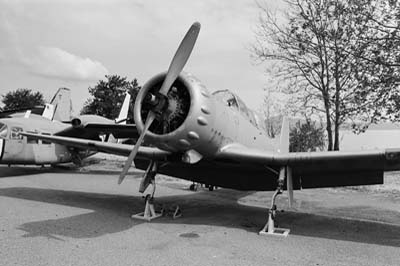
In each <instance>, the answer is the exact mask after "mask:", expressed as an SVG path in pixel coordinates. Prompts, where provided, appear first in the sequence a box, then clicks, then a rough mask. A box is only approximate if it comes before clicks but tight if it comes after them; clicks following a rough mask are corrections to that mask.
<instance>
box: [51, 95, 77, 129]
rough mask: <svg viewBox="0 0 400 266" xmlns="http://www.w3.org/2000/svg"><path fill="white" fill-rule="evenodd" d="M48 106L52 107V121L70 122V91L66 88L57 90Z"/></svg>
mask: <svg viewBox="0 0 400 266" xmlns="http://www.w3.org/2000/svg"><path fill="white" fill-rule="evenodd" d="M50 104H52V105H53V106H54V115H53V117H52V119H54V120H58V121H70V120H71V111H72V103H71V91H70V89H68V88H59V89H58V91H57V92H56V94H55V95H54V97H53V99H52V100H51V102H50Z"/></svg>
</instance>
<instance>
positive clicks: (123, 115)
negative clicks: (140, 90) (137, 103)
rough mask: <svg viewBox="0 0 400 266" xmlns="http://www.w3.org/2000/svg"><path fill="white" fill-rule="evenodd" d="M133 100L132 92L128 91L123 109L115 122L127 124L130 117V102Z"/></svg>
mask: <svg viewBox="0 0 400 266" xmlns="http://www.w3.org/2000/svg"><path fill="white" fill-rule="evenodd" d="M130 102H131V94H130V93H129V92H126V96H125V100H124V103H123V104H122V106H121V111H120V112H119V116H118V118H117V119H115V123H117V124H123V125H125V124H126V120H127V119H128V111H129V104H130Z"/></svg>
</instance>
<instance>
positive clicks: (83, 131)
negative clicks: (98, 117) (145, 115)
mask: <svg viewBox="0 0 400 266" xmlns="http://www.w3.org/2000/svg"><path fill="white" fill-rule="evenodd" d="M99 134H112V135H113V136H114V137H115V138H118V139H122V138H133V139H137V138H138V137H139V133H138V131H137V128H136V126H135V125H134V124H129V125H124V124H105V123H86V124H85V125H82V126H81V127H72V126H71V127H68V128H66V129H64V130H62V131H60V132H57V133H56V135H57V136H64V137H74V138H89V139H93V136H95V137H96V138H97V137H98V135H99Z"/></svg>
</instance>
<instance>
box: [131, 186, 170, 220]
mask: <svg viewBox="0 0 400 266" xmlns="http://www.w3.org/2000/svg"><path fill="white" fill-rule="evenodd" d="M150 182H151V184H152V185H153V193H152V194H151V195H150V194H147V195H146V197H145V201H146V206H145V207H144V212H141V213H138V214H134V215H132V216H131V217H132V218H133V219H139V220H145V221H148V222H150V221H151V220H153V219H155V218H158V217H161V216H162V215H163V214H162V212H161V213H157V212H156V211H155V209H154V192H155V191H156V183H155V182H154V179H152V180H151V181H150Z"/></svg>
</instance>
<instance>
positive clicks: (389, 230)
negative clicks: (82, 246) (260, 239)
mask: <svg viewBox="0 0 400 266" xmlns="http://www.w3.org/2000/svg"><path fill="white" fill-rule="evenodd" d="M221 193H222V195H223V193H226V194H228V193H227V192H226V191H225V190H223V189H221V190H217V191H214V192H212V193H210V192H207V191H203V192H197V193H193V194H187V195H178V196H164V197H162V196H160V197H157V198H156V200H157V202H158V203H163V204H166V205H167V206H168V205H169V206H172V205H176V204H179V206H180V208H181V209H182V210H183V216H182V217H181V218H178V219H175V220H174V219H172V218H170V217H162V218H159V219H157V220H154V221H152V222H151V223H162V224H169V223H173V224H201V225H213V226H221V227H228V228H239V229H243V230H247V231H250V232H254V233H257V232H258V231H259V230H260V228H262V227H263V226H264V224H265V222H266V218H267V212H266V209H265V208H260V207H252V206H244V205H240V204H238V203H237V199H239V198H241V197H243V196H244V195H246V194H248V192H247V193H246V192H232V191H231V190H229V197H230V198H228V199H226V198H225V199H224V198H223V197H221ZM219 194H220V195H219ZM0 196H6V197H13V198H19V199H26V200H33V201H39V202H45V203H52V204H59V205H65V206H71V207H78V208H83V209H89V210H93V211H92V212H89V213H84V214H78V215H74V216H70V217H63V218H58V219H50V220H43V221H36V222H29V223H24V224H22V225H20V226H19V227H18V229H20V230H22V231H25V232H26V234H25V235H24V236H25V237H35V236H44V237H49V238H56V239H57V238H58V237H57V236H66V237H72V238H93V237H99V236H102V235H105V234H112V233H117V232H122V231H125V230H128V229H130V228H132V227H134V226H136V225H139V224H142V223H143V222H142V221H139V220H133V219H131V218H130V217H129V216H130V214H132V213H136V212H140V211H142V210H143V206H144V205H143V204H144V201H143V198H142V197H139V196H126V195H115V194H101V193H87V192H77V191H65V190H54V189H40V188H28V187H13V188H2V189H0ZM235 199H236V200H235ZM377 215H379V213H377ZM397 215H398V214H397ZM277 223H278V225H279V226H281V227H283V228H290V229H291V234H292V235H299V236H307V237H319V238H328V239H335V240H343V241H353V242H362V243H370V244H378V245H387V246H396V247H400V225H393V224H385V223H380V222H374V221H357V220H349V219H343V218H332V217H328V216H324V215H316V214H309V213H301V212H291V211H288V212H284V213H279V214H278V217H277ZM289 237H290V236H289ZM58 239H59V238H58Z"/></svg>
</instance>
